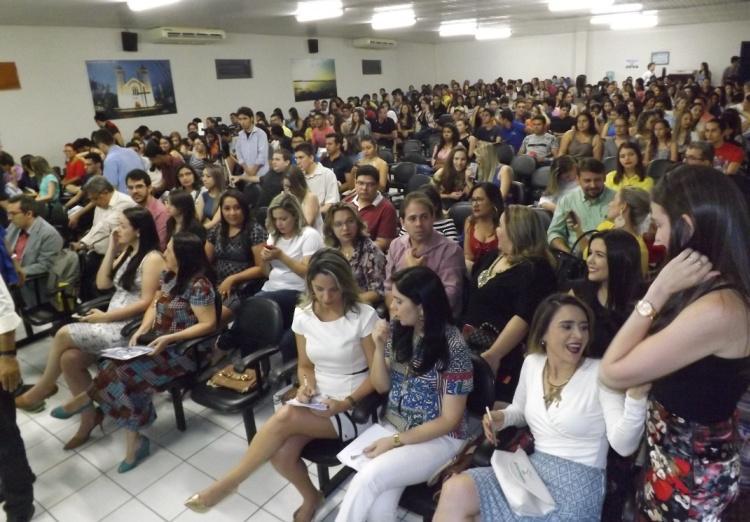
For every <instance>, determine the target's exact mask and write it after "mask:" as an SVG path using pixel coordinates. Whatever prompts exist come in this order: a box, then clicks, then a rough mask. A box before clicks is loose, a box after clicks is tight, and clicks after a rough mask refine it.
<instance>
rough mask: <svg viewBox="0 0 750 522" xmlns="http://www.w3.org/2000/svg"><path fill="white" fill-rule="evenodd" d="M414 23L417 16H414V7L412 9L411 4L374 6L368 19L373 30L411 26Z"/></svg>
mask: <svg viewBox="0 0 750 522" xmlns="http://www.w3.org/2000/svg"><path fill="white" fill-rule="evenodd" d="M416 23H417V18H416V17H415V16H414V9H412V6H411V4H402V5H396V6H393V7H376V8H375V13H374V14H373V15H372V20H370V25H371V26H372V28H373V30H375V31H382V30H385V29H399V28H401V27H411V26H412V25H414V24H416Z"/></svg>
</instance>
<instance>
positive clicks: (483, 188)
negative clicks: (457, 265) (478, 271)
mask: <svg viewBox="0 0 750 522" xmlns="http://www.w3.org/2000/svg"><path fill="white" fill-rule="evenodd" d="M469 201H471V215H470V216H469V217H468V219H467V220H466V222H465V223H464V259H465V260H466V270H468V272H469V273H471V269H472V267H473V266H474V263H475V262H476V261H477V260H478V259H479V258H480V257H482V256H483V255H485V254H487V253H489V252H495V251H497V234H496V233H495V230H496V229H497V225H498V224H499V222H500V216H501V215H502V213H503V210H505V206H504V205H503V198H502V196H501V195H500V189H499V188H497V185H494V184H492V183H480V184H479V185H474V187H473V188H472V189H471V192H470V193H469Z"/></svg>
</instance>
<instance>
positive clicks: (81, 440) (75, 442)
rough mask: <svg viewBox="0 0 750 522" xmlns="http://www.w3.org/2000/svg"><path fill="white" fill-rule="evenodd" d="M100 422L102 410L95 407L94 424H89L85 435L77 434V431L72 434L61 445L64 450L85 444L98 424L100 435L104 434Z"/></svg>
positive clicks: (102, 416) (102, 418)
mask: <svg viewBox="0 0 750 522" xmlns="http://www.w3.org/2000/svg"><path fill="white" fill-rule="evenodd" d="M102 422H104V413H102V410H100V409H99V408H97V409H96V413H95V414H94V425H93V426H91V429H90V430H89V431H88V432H87V433H86V434H85V435H78V434H77V433H76V434H75V435H73V438H72V439H70V440H69V441H68V442H67V443H66V444H65V446H63V449H64V450H66V451H70V450H74V449H76V448H79V447H81V446H83V445H84V444H86V443H87V442H88V440H89V439H90V438H91V432H93V431H94V429H96V427H97V426H99V428H100V429H101V430H102V435H104V426H102Z"/></svg>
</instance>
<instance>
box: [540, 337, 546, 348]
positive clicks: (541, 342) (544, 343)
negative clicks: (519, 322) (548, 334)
mask: <svg viewBox="0 0 750 522" xmlns="http://www.w3.org/2000/svg"><path fill="white" fill-rule="evenodd" d="M539 344H540V345H541V347H542V348H546V347H547V341H545V340H544V339H542V340H541V341H540V342H539Z"/></svg>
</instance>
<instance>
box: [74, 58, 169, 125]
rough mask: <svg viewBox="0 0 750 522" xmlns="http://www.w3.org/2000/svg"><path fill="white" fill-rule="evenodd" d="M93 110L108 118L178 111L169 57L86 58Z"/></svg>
mask: <svg viewBox="0 0 750 522" xmlns="http://www.w3.org/2000/svg"><path fill="white" fill-rule="evenodd" d="M86 71H87V72H88V76H89V86H90V87H91V97H92V98H93V101H94V110H95V111H102V112H104V114H105V115H106V117H107V119H110V120H116V119H120V118H136V117H140V116H158V115H159V114H174V113H176V112H177V101H176V100H175V96H174V85H173V83H172V70H171V69H170V67H169V60H96V61H87V62H86Z"/></svg>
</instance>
